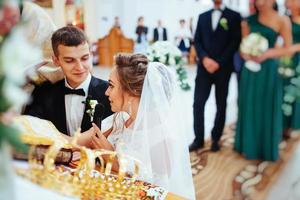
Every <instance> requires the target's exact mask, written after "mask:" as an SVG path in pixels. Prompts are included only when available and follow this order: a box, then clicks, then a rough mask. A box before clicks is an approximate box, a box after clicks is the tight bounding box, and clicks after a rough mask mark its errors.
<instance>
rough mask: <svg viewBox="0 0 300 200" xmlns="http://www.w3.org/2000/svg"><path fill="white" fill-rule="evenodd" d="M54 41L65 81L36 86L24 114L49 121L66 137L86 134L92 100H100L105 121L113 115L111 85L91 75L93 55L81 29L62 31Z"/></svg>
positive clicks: (71, 28)
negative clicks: (78, 130) (79, 130)
mask: <svg viewBox="0 0 300 200" xmlns="http://www.w3.org/2000/svg"><path fill="white" fill-rule="evenodd" d="M51 40H52V49H53V52H54V56H53V61H54V63H55V64H56V65H57V66H60V67H61V69H62V71H63V73H64V75H65V79H63V80H61V81H58V82H57V83H55V84H51V83H50V82H46V83H44V84H42V85H40V86H37V87H36V88H35V90H34V91H33V93H32V102H31V103H30V104H29V105H27V106H26V108H25V110H24V113H23V114H27V115H32V116H36V117H39V118H42V119H46V120H49V121H51V122H52V123H53V124H54V125H55V126H56V128H57V129H58V130H59V131H60V132H62V133H64V134H67V135H72V134H74V132H75V131H76V130H77V129H78V128H80V127H81V131H82V132H84V131H86V130H88V129H89V128H91V127H92V123H91V116H90V114H89V111H88V110H89V107H90V105H88V102H89V101H90V100H97V102H98V103H101V104H102V105H103V106H104V113H103V118H105V117H107V116H109V115H111V114H112V112H111V109H110V103H109V100H108V98H107V97H106V96H105V91H106V89H107V87H108V82H106V81H104V80H101V79H97V78H95V77H93V76H92V75H91V73H90V71H91V69H92V63H91V62H92V61H91V60H92V59H91V52H90V49H89V44H88V40H87V38H86V36H85V34H84V33H83V32H82V31H81V30H80V29H78V28H75V27H71V26H68V27H63V28H61V29H59V30H57V31H56V32H54V33H53V35H52V38H51ZM84 102H87V103H84ZM90 111H91V110H90Z"/></svg>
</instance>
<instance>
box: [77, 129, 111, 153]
mask: <svg viewBox="0 0 300 200" xmlns="http://www.w3.org/2000/svg"><path fill="white" fill-rule="evenodd" d="M77 144H79V145H81V146H85V147H88V148H90V149H106V150H111V151H114V148H113V146H112V144H111V143H110V142H109V141H108V140H107V138H106V137H105V135H104V134H102V132H101V130H100V129H99V128H98V127H97V126H96V125H95V124H94V123H93V127H91V128H90V129H89V130H87V131H85V132H83V133H82V134H81V136H80V137H79V138H78V141H77Z"/></svg>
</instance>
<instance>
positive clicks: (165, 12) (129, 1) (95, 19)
mask: <svg viewBox="0 0 300 200" xmlns="http://www.w3.org/2000/svg"><path fill="white" fill-rule="evenodd" d="M52 1H53V4H54V10H53V11H52V12H50V11H49V10H47V11H48V13H49V14H50V15H51V17H52V18H53V19H54V22H55V23H56V24H57V25H58V27H61V26H63V25H64V23H65V19H64V7H63V6H62V5H63V4H64V1H65V0H63V1H62V0H52ZM223 1H224V3H225V4H226V5H227V6H229V7H231V8H232V9H234V10H237V11H241V13H242V14H243V15H246V14H247V10H248V0H223ZM281 1H282V0H281ZM83 3H84V18H85V27H86V33H87V35H88V37H89V38H90V40H91V41H96V40H97V39H98V38H100V37H103V36H105V35H106V34H108V31H109V30H110V28H111V26H112V24H113V22H114V17H115V16H119V18H120V22H121V28H122V30H123V33H124V34H125V36H127V37H129V38H133V39H135V38H136V35H135V28H136V24H137V18H138V17H139V16H144V18H145V25H146V26H148V28H149V34H148V39H149V40H151V39H152V37H153V28H154V27H155V26H156V24H157V20H158V19H161V20H162V21H163V23H164V25H165V27H166V28H167V29H168V36H169V40H171V41H173V38H174V35H175V32H176V30H177V29H178V26H179V25H178V21H179V19H181V18H183V19H185V20H186V21H187V22H189V19H190V17H193V24H194V29H195V28H196V24H197V20H198V15H199V14H200V13H202V12H204V11H206V10H209V9H210V8H212V5H213V4H212V1H211V0H83Z"/></svg>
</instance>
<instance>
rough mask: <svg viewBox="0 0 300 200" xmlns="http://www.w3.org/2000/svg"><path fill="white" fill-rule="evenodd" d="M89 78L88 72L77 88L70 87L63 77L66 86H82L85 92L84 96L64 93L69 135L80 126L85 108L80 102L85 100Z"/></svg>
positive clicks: (90, 77)
mask: <svg viewBox="0 0 300 200" xmlns="http://www.w3.org/2000/svg"><path fill="white" fill-rule="evenodd" d="M91 79H92V76H91V74H89V75H88V77H87V78H86V79H85V81H84V82H83V83H81V84H80V85H79V86H78V87H77V88H72V87H71V86H70V85H69V84H68V82H67V80H66V79H65V86H66V87H68V88H70V89H81V88H82V89H83V90H84V92H85V96H80V95H76V94H67V95H65V108H66V121H67V131H68V133H69V134H70V136H73V135H74V133H75V131H77V129H78V128H80V127H81V122H82V118H83V114H84V113H83V112H84V108H85V104H84V103H82V102H83V101H86V98H87V95H88V89H89V85H90V82H91Z"/></svg>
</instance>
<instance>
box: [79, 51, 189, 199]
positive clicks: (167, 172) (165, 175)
mask: <svg viewBox="0 0 300 200" xmlns="http://www.w3.org/2000/svg"><path fill="white" fill-rule="evenodd" d="M175 77H176V76H175V73H174V72H173V71H172V70H171V69H170V68H168V67H166V66H165V65H163V64H161V63H157V62H149V63H148V60H147V57H146V56H144V55H142V54H118V55H116V57H115V67H114V68H113V69H112V72H111V74H110V77H109V87H108V89H107V91H106V93H105V95H107V96H108V97H109V100H110V105H111V109H112V111H114V112H115V113H116V114H115V115H114V117H113V119H112V121H113V123H112V125H111V124H110V126H111V128H110V129H108V130H107V131H105V132H101V131H100V130H99V128H98V127H96V125H93V128H91V129H90V130H88V131H87V133H86V134H83V135H82V136H83V137H82V138H81V140H80V143H81V144H82V145H85V146H88V147H91V148H94V149H100V148H101V149H108V150H114V151H117V152H122V153H124V154H127V155H130V156H132V157H134V158H136V159H138V160H139V161H141V163H142V167H141V170H140V172H139V179H141V180H144V181H147V182H150V183H153V184H155V185H158V186H161V187H164V188H165V189H167V190H169V191H171V192H173V193H176V194H179V195H181V196H183V197H186V198H188V199H195V193H194V185H193V179H192V173H191V166H190V157H189V152H188V145H187V143H186V140H185V129H184V127H183V124H182V122H183V120H184V119H181V116H180V113H179V112H178V111H179V110H180V109H179V108H180V106H182V104H181V102H179V98H178V94H177V92H178V91H179V90H178V89H177V81H176V78H175ZM124 113H125V114H124ZM104 121H107V120H104ZM103 123H105V122H103ZM118 167H119V166H118V162H117V161H115V163H114V164H113V169H114V170H116V171H117V170H118Z"/></svg>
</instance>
